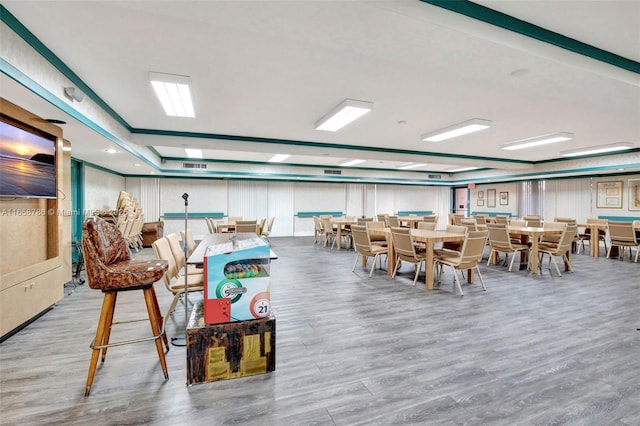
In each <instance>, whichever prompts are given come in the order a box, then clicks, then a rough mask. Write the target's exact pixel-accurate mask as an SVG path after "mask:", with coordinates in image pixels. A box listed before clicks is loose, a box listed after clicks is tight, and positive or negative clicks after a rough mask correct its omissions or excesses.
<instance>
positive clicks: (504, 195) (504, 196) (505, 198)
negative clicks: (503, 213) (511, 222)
mask: <svg viewBox="0 0 640 426" xmlns="http://www.w3.org/2000/svg"><path fill="white" fill-rule="evenodd" d="M500 205H501V206H508V205H509V193H508V192H501V193H500Z"/></svg>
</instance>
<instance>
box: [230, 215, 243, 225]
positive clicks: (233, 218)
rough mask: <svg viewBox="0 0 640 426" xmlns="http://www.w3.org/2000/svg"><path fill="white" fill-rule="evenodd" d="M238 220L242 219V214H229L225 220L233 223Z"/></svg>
mask: <svg viewBox="0 0 640 426" xmlns="http://www.w3.org/2000/svg"><path fill="white" fill-rule="evenodd" d="M239 220H243V219H242V216H229V217H227V222H233V223H235V222H237V221H239Z"/></svg>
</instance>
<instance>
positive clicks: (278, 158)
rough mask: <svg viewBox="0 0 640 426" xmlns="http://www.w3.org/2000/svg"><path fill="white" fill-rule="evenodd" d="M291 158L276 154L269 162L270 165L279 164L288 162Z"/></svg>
mask: <svg viewBox="0 0 640 426" xmlns="http://www.w3.org/2000/svg"><path fill="white" fill-rule="evenodd" d="M289 157H290V155H289V154H276V155H274V156H273V157H271V158H270V159H269V162H270V163H279V162H281V161H284V160H286V159H287V158H289Z"/></svg>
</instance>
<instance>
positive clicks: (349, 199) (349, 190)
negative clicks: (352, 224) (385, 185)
mask: <svg viewBox="0 0 640 426" xmlns="http://www.w3.org/2000/svg"><path fill="white" fill-rule="evenodd" d="M364 192H365V191H364V185H360V184H348V185H347V186H346V196H345V205H346V210H345V215H347V216H355V217H362V216H363V214H364V210H365V209H364V204H363V203H364V199H363V197H364Z"/></svg>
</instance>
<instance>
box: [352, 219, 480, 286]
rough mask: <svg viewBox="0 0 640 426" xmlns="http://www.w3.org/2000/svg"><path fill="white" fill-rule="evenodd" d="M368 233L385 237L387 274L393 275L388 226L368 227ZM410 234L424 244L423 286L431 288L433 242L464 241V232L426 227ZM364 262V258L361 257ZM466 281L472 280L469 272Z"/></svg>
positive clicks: (393, 261)
mask: <svg viewBox="0 0 640 426" xmlns="http://www.w3.org/2000/svg"><path fill="white" fill-rule="evenodd" d="M368 232H369V234H370V235H384V236H385V237H386V239H387V246H388V247H389V253H388V255H387V274H388V275H393V271H394V269H395V267H396V254H395V250H394V249H393V241H392V237H391V229H390V228H388V227H387V228H369V230H368ZM411 236H412V238H413V240H414V241H416V242H421V243H424V244H425V245H426V257H425V261H426V272H425V278H424V280H425V287H426V288H427V290H433V284H434V271H433V262H434V259H435V254H434V252H435V244H436V243H444V242H450V241H464V239H465V235H464V234H456V233H453V232H446V231H429V230H426V229H414V228H412V229H411ZM363 262H366V258H365V259H363ZM467 280H468V282H473V275H472V274H471V273H470V274H469V275H468V277H467Z"/></svg>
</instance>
